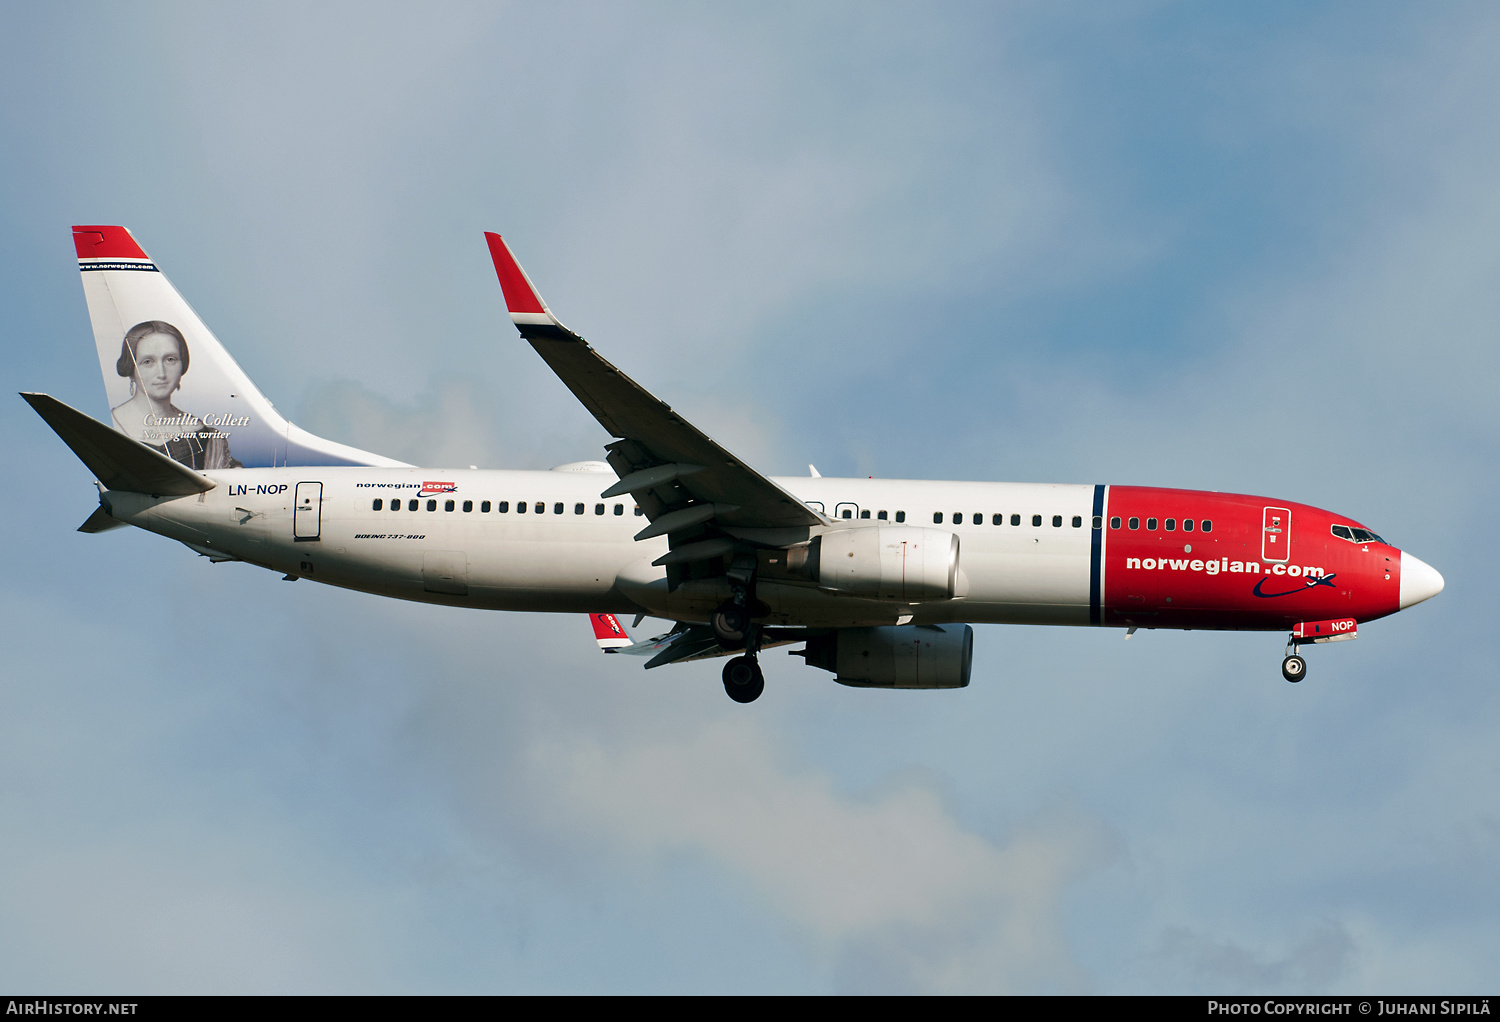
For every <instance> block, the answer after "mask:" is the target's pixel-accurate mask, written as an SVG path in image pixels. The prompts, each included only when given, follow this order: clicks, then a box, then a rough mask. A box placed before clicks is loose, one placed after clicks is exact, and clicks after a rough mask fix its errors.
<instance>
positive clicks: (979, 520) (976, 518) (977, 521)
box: [973, 514, 984, 525]
mask: <svg viewBox="0 0 1500 1022" xmlns="http://www.w3.org/2000/svg"><path fill="white" fill-rule="evenodd" d="M973 521H974V524H975V525H983V524H984V515H981V514H976V515H975V516H974V519H973Z"/></svg>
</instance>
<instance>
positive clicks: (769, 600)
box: [24, 227, 1443, 702]
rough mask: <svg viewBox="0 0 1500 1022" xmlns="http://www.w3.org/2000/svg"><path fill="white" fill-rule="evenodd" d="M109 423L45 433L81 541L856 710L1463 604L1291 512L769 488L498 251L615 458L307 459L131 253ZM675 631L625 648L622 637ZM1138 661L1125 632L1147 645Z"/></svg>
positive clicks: (1154, 492)
mask: <svg viewBox="0 0 1500 1022" xmlns="http://www.w3.org/2000/svg"><path fill="white" fill-rule="evenodd" d="M73 236H74V241H75V244H76V246H77V251H78V266H79V269H80V270H81V271H82V276H83V289H84V295H85V297H86V298H87V301H88V308H89V316H90V318H91V320H92V323H93V329H94V341H95V345H96V347H97V349H98V353H99V364H100V367H101V369H102V371H103V374H104V383H105V391H106V394H107V396H108V399H109V406H110V418H111V422H110V424H109V425H105V424H103V423H101V422H99V421H97V420H95V419H93V418H91V417H89V416H87V415H85V414H84V413H82V412H79V411H77V410H75V409H73V408H71V407H69V406H68V405H65V404H63V403H62V402H60V401H57V400H56V399H54V398H51V397H48V396H47V395H45V394H30V393H28V394H25V395H24V397H25V398H26V400H27V401H29V402H30V403H31V405H32V407H33V408H35V409H36V410H37V412H38V413H39V414H40V415H41V416H42V418H43V419H45V420H46V421H47V423H48V424H49V425H50V426H51V427H52V428H53V429H54V430H55V431H56V432H57V433H58V435H59V436H60V437H62V439H63V441H64V442H65V443H67V444H68V446H69V447H71V448H72V449H73V451H74V453H76V454H77V455H78V457H79V458H80V459H82V461H83V463H84V464H85V465H86V466H87V467H88V468H89V469H90V471H92V472H93V474H94V476H95V477H96V479H97V485H98V488H99V508H98V509H97V510H96V511H95V512H94V513H93V515H92V516H91V517H90V518H89V519H88V520H87V521H86V522H84V524H83V525H82V526H81V529H80V531H83V532H102V531H104V530H106V529H112V528H115V527H118V526H121V525H134V526H137V527H139V528H142V529H146V530H148V531H150V532H155V533H159V534H161V535H163V536H167V537H169V538H171V539H175V540H178V541H180V542H182V543H184V544H185V545H187V546H188V547H190V548H191V549H193V550H195V551H197V552H198V553H200V554H202V555H204V556H206V557H208V558H210V559H211V560H214V561H246V562H249V563H251V564H256V565H259V566H261V567H264V568H270V569H272V570H274V571H278V572H281V573H283V574H284V575H285V577H286V578H287V579H292V580H295V579H302V578H306V579H312V580H314V581H318V582H326V583H329V584H331V585H337V586H344V587H346V588H349V589H359V590H363V591H365V592H370V593H378V594H380V595H384V596H394V597H399V598H401V599H407V600H422V601H424V602H428V603H440V604H446V605H449V606H456V607H478V608H487V609H492V610H530V611H555V612H562V613H574V614H588V615H590V616H591V617H592V618H593V625H594V631H595V636H596V638H597V640H598V642H599V645H600V646H601V648H603V649H604V650H605V651H606V652H616V653H633V654H639V655H643V656H648V657H649V658H650V659H649V660H647V662H646V666H647V667H656V666H659V665H662V664H667V663H673V662H678V661H685V660H692V659H700V658H704V657H718V656H731V657H732V658H731V659H730V660H729V661H728V662H727V663H726V665H725V667H724V671H723V678H724V687H725V689H726V691H727V692H728V693H729V695H730V696H731V697H733V698H734V699H736V700H738V701H740V702H749V701H751V700H753V699H755V698H756V697H757V696H759V695H760V693H761V691H762V689H763V688H764V684H765V683H764V678H763V675H762V673H761V668H760V665H759V661H758V654H759V652H760V651H761V650H762V649H765V648H767V647H770V646H775V645H783V644H787V643H793V642H800V643H803V648H802V649H800V650H797V651H795V652H797V653H798V654H800V655H801V656H803V657H805V658H806V661H807V663H808V664H811V665H813V666H815V667H820V668H823V669H825V670H828V671H831V672H833V673H834V675H835V678H836V680H838V681H839V682H842V683H843V684H846V685H854V686H861V687H878V688H961V687H963V686H965V685H967V684H968V683H969V673H970V663H971V660H972V651H973V629H972V628H971V627H970V624H971V623H977V622H993V623H1007V624H1039V625H1042V624H1045V625H1085V626H1095V627H1100V626H1103V627H1114V628H1125V629H1129V630H1130V631H1131V632H1133V631H1134V630H1135V629H1137V628H1213V629H1240V630H1261V631H1287V632H1289V633H1290V635H1289V639H1288V643H1287V648H1286V651H1285V655H1284V658H1283V661H1282V673H1283V674H1284V676H1285V677H1286V678H1287V680H1288V681H1299V680H1301V678H1302V676H1303V674H1304V672H1305V671H1306V663H1305V661H1304V660H1303V658H1302V657H1301V656H1300V655H1299V654H1298V652H1297V649H1298V647H1299V646H1300V645H1301V644H1303V643H1310V642H1334V641H1339V640H1344V639H1352V638H1354V637H1355V636H1356V635H1357V634H1358V626H1359V624H1360V623H1361V622H1365V621H1372V620H1375V619H1376V618H1380V617H1384V616H1386V615H1387V614H1393V613H1395V612H1396V611H1398V610H1403V609H1405V608H1407V607H1409V606H1411V605H1412V604H1414V603H1418V602H1420V601H1422V600H1425V599H1428V598H1429V597H1431V596H1434V595H1436V594H1437V593H1438V592H1439V591H1441V589H1442V588H1443V579H1442V576H1440V575H1439V574H1438V573H1437V572H1436V571H1435V570H1433V569H1432V568H1431V567H1429V566H1428V565H1426V564H1424V563H1423V562H1422V561H1420V560H1418V559H1417V558H1415V557H1413V556H1411V555H1410V554H1407V553H1404V552H1402V551H1401V550H1398V549H1397V548H1396V547H1394V546H1392V545H1390V544H1389V543H1387V542H1386V541H1385V540H1383V539H1382V538H1381V537H1380V536H1378V535H1376V534H1375V533H1374V532H1372V531H1370V530H1369V529H1367V528H1365V527H1364V526H1363V525H1361V524H1360V523H1359V522H1357V521H1355V520H1354V519H1351V518H1346V517H1344V516H1342V515H1338V514H1334V513H1332V512H1329V511H1323V510H1320V509H1318V508H1315V507H1309V506H1307V505H1305V504H1298V503H1294V502H1292V501H1287V500H1281V499H1270V498H1263V497H1251V496H1244V495H1240V494H1229V493H1208V492H1201V491H1194V490H1172V489H1158V488H1153V487H1141V486H1114V485H1106V484H1093V485H1050V484H1032V483H982V482H973V483H969V482H931V481H912V480H888V479H834V478H823V477H821V476H819V475H817V473H816V471H813V473H812V474H811V475H810V476H808V477H805V478H768V477H766V476H763V475H761V474H760V473H759V472H757V471H755V469H753V468H751V467H750V466H749V465H746V464H745V463H744V462H742V461H741V460H740V459H738V458H736V457H735V456H734V455H733V454H731V453H730V452H729V451H728V450H726V449H725V448H723V447H721V446H720V445H719V444H718V443H716V442H715V441H714V440H712V439H710V438H709V437H707V436H706V435H704V434H703V433H702V432H701V431H699V430H698V429H697V428H695V427H694V426H693V425H692V424H691V423H689V422H687V421H686V420H685V419H683V418H682V417H681V416H679V415H678V414H676V413H675V412H673V411H672V409H671V408H670V407H668V406H667V405H666V404H663V403H662V402H661V401H660V400H658V399H657V398H655V397H654V396H652V395H651V394H649V393H647V392H646V391H645V390H643V389H642V388H641V387H640V386H639V385H637V384H636V383H635V382H634V381H632V380H631V379H630V378H629V377H628V376H626V375H625V374H624V373H622V372H620V371H619V370H618V369H616V368H615V367H614V366H613V365H611V364H610V363H609V362H607V361H605V359H603V358H602V357H601V356H600V355H599V354H598V353H597V352H596V351H595V350H594V349H593V348H592V347H590V346H589V345H588V344H587V343H585V341H584V340H583V338H582V337H580V336H578V335H577V334H575V333H573V332H572V331H571V330H569V329H568V328H567V327H565V326H563V324H562V323H561V322H560V321H559V320H558V319H557V317H556V316H554V315H553V314H552V311H551V310H550V309H549V308H548V307H547V305H546V303H545V302H543V301H542V299H541V296H540V294H539V292H538V291H537V289H536V288H535V287H534V286H533V284H532V282H531V280H530V279H529V278H528V277H527V275H526V273H525V271H523V270H522V269H521V267H520V264H519V263H517V262H516V259H515V257H514V256H513V255H512V253H511V251H510V248H509V247H508V246H507V245H506V243H505V242H504V241H503V240H501V238H500V236H499V235H496V234H488V235H486V238H487V240H488V242H489V248H490V254H491V257H492V258H493V260H494V264H495V270H496V272H497V274H498V275H499V278H500V286H501V288H502V290H503V291H504V294H505V301H506V305H507V307H508V308H509V310H510V316H511V319H512V321H513V322H514V324H515V326H516V327H517V329H519V331H520V333H521V336H522V337H524V338H525V339H526V340H527V341H529V342H530V343H531V345H532V347H534V348H535V349H536V351H537V352H538V353H539V354H540V355H541V356H542V358H543V359H544V360H545V361H546V363H547V364H548V365H549V366H550V367H551V368H552V370H553V371H554V372H555V373H556V374H557V375H558V377H559V378H560V379H561V380H562V382H563V383H564V384H565V385H566V386H567V387H568V389H569V390H571V391H572V392H573V394H574V395H575V396H576V397H577V398H578V400H579V401H580V402H582V404H583V406H584V408H586V409H587V410H588V411H589V412H591V413H592V414H593V415H594V417H595V418H596V419H598V420H599V423H600V424H601V425H602V426H603V427H604V428H605V429H606V430H607V431H608V432H609V433H610V435H611V436H613V437H615V438H616V439H615V440H614V442H613V443H610V444H608V445H607V446H606V448H605V450H606V457H605V460H604V461H602V462H599V461H585V462H576V463H573V464H568V465H562V466H559V467H558V468H556V469H553V470H552V471H550V472H535V471H480V470H477V469H451V468H449V469H442V468H440V469H432V468H417V467H414V466H411V465H407V464H404V463H402V462H398V461H394V460H392V459H390V458H384V457H381V456H379V455H375V454H370V453H368V452H366V451H362V450H358V449H356V448H352V447H347V446H345V445H343V444H338V443H334V442H332V441H328V440H324V439H322V438H321V437H317V436H313V435H312V434H310V433H307V432H305V431H303V430H301V429H298V428H297V427H296V426H294V425H292V424H291V423H290V422H288V421H287V420H286V419H284V418H282V416H281V415H280V414H279V413H278V412H277V411H276V409H275V408H274V407H273V406H272V405H271V403H270V402H269V401H267V400H266V399H265V397H263V396H262V395H261V393H260V391H258V390H257V389H256V388H255V385H254V384H252V383H251V382H250V380H249V378H248V377H247V376H246V375H245V373H244V371H243V370H241V369H240V367H239V365H237V364H236V363H235V361H234V359H232V358H231V357H230V356H229V353H228V352H227V351H225V349H224V347H223V346H222V345H221V344H220V343H219V341H218V339H217V338H215V337H214V335H213V334H212V333H211V332H210V331H209V329H208V328H207V327H206V326H205V325H204V324H203V322H202V321H201V320H200V319H199V318H198V316H197V314H196V313H194V312H193V310H192V309H191V308H190V307H189V306H188V304H187V303H186V302H185V301H184V300H183V299H182V297H181V296H180V295H179V294H178V293H177V291H176V289H175V288H173V287H172V285H171V284H170V283H168V281H167V279H166V277H165V275H163V274H162V273H161V271H160V270H159V269H158V268H157V266H156V264H155V263H153V262H152V261H151V259H150V258H149V257H148V256H147V255H146V253H145V252H144V251H143V250H142V249H141V247H140V246H139V245H138V244H137V243H136V241H135V239H134V238H133V237H132V236H131V234H130V232H129V231H127V230H125V229H124V228H123V227H75V228H74V229H73ZM622 614H624V615H629V614H634V615H637V618H636V623H637V624H639V622H640V620H641V618H642V617H644V616H647V615H649V616H652V617H657V618H663V619H666V620H668V621H672V622H674V624H673V626H672V628H670V629H669V630H668V631H667V632H666V633H665V634H663V635H660V636H657V637H655V638H652V639H649V640H645V641H641V642H634V641H632V640H631V639H630V637H629V636H628V635H627V634H626V632H625V629H624V628H623V627H622V626H621V625H620V623H619V619H618V617H617V615H622ZM1127 634H1128V633H1127Z"/></svg>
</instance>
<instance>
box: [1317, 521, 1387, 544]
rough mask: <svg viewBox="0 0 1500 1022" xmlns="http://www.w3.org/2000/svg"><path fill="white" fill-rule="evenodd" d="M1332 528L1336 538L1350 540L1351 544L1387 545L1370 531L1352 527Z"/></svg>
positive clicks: (1340, 526)
mask: <svg viewBox="0 0 1500 1022" xmlns="http://www.w3.org/2000/svg"><path fill="white" fill-rule="evenodd" d="M1330 528H1331V529H1332V532H1333V534H1334V535H1335V536H1337V537H1338V538H1339V539H1345V540H1348V541H1349V542H1350V543H1385V540H1383V539H1381V538H1380V537H1379V536H1377V535H1375V533H1373V532H1371V531H1370V530H1369V529H1357V528H1355V527H1354V526H1352V525H1334V526H1331V527H1330ZM1387 545H1389V544H1387Z"/></svg>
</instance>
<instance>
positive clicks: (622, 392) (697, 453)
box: [485, 233, 828, 576]
mask: <svg viewBox="0 0 1500 1022" xmlns="http://www.w3.org/2000/svg"><path fill="white" fill-rule="evenodd" d="M485 238H486V240H487V241H488V242H489V246H490V255H491V256H492V257H493V258H494V261H495V272H496V274H497V275H498V276H499V278H500V287H501V289H502V290H503V291H504V292H505V304H506V306H507V308H508V309H509V310H510V318H511V320H512V322H514V323H515V325H516V328H517V329H518V330H520V331H521V336H522V337H524V338H526V340H527V341H529V342H530V343H531V346H532V347H533V348H535V349H536V350H537V353H538V354H539V355H541V356H542V358H543V360H545V361H546V363H547V364H548V365H549V366H551V367H552V371H553V372H555V373H556V374H557V375H558V378H559V379H561V380H562V381H563V383H564V384H566V385H567V387H568V389H569V390H571V391H572V392H573V394H574V396H575V397H577V398H578V400H579V401H581V402H582V403H583V406H584V407H585V408H587V409H588V410H589V411H590V412H591V413H593V416H594V418H596V419H598V420H599V423H600V425H602V426H603V427H604V428H605V429H606V430H608V431H609V433H610V435H612V436H614V437H617V438H618V439H617V440H616V441H615V442H614V443H612V444H608V445H606V448H605V449H606V450H607V451H608V452H609V455H608V460H609V464H610V466H611V467H612V468H614V470H615V473H616V474H617V475H618V476H619V477H620V481H619V482H617V483H616V484H615V485H613V486H611V487H609V489H607V490H605V491H604V492H603V493H602V494H601V496H603V497H605V498H609V497H615V496H619V495H621V494H625V493H629V494H631V496H632V497H634V498H635V501H636V503H637V504H639V505H640V507H641V510H642V511H643V512H645V515H646V517H647V519H649V521H650V523H651V524H650V525H649V526H647V527H646V528H645V529H642V530H641V532H640V534H639V535H637V536H636V538H637V539H649V538H652V537H654V536H663V535H665V536H667V537H668V542H669V545H670V547H671V551H670V552H669V553H668V554H666V555H665V556H664V557H662V558H659V559H658V560H657V561H656V563H657V564H666V565H668V566H669V567H670V566H672V565H685V564H687V563H689V562H692V561H698V560H709V559H712V558H720V557H723V556H724V555H726V554H733V553H734V552H735V551H736V550H742V549H749V548H750V547H752V546H775V547H780V546H789V545H791V544H793V543H797V542H801V541H803V540H805V539H806V538H807V536H808V529H809V528H810V527H811V526H814V525H822V524H827V522H828V520H827V519H826V518H824V517H823V516H822V515H820V514H819V513H817V512H816V511H814V510H813V509H811V508H809V507H808V506H807V505H806V504H803V503H802V502H801V501H800V500H798V499H797V498H796V497H795V496H793V495H792V494H790V493H788V492H787V491H786V490H784V489H782V488H781V487H780V486H777V485H776V484H775V483H773V482H771V480H769V479H767V478H766V477H765V476H763V475H761V474H760V473H759V472H757V471H755V470H754V469H753V468H751V467H750V466H748V465H746V464H745V463H744V462H743V461H741V460H740V459H739V458H737V457H735V456H734V455H733V454H731V453H730V452H729V451H727V450H725V449H724V448H723V447H721V446H719V444H717V443H716V442H714V441H713V440H712V439H710V438H709V437H708V436H706V435H705V434H704V433H703V432H702V431H701V430H699V429H698V428H697V427H696V426H694V425H693V424H692V423H690V422H688V421H687V420H686V419H684V418H683V417H682V416H680V415H678V414H677V413H676V412H674V411H672V409H671V407H670V406H668V405H667V404H666V403H665V402H663V401H661V400H659V399H658V398H656V397H654V396H653V395H652V394H651V393H650V392H648V391H647V390H646V389H645V388H643V387H642V386H641V385H640V384H638V383H636V382H635V381H634V380H632V379H631V378H630V377H628V376H626V375H625V374H624V373H622V372H620V370H618V369H616V368H615V367H614V366H613V365H611V364H610V363H609V362H608V361H606V360H605V359H604V358H603V357H602V356H600V354H599V353H598V352H597V351H595V350H594V349H593V348H591V347H590V346H589V345H588V343H587V342H586V341H585V340H584V339H583V338H582V337H580V336H578V335H577V334H575V333H574V332H573V331H571V330H569V329H568V328H567V327H565V326H563V324H562V323H561V321H559V320H558V318H557V317H556V316H554V315H553V314H552V310H551V309H549V308H547V305H546V303H545V302H543V301H542V297H541V295H540V293H538V291H537V289H536V287H535V286H534V285H533V284H532V283H531V279H530V278H529V277H527V275H526V271H525V270H523V269H521V265H520V264H519V263H518V262H516V258H515V256H514V255H513V254H512V253H511V251H510V248H509V246H507V245H506V244H505V242H504V240H502V239H501V237H500V235H498V234H489V233H486V234H485ZM671 574H675V572H670V571H669V576H670V575H671Z"/></svg>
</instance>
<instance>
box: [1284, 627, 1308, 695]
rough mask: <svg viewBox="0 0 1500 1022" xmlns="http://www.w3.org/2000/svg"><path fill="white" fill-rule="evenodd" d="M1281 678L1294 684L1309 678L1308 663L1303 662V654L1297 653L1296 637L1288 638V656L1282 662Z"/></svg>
mask: <svg viewBox="0 0 1500 1022" xmlns="http://www.w3.org/2000/svg"><path fill="white" fill-rule="evenodd" d="M1281 676H1282V677H1283V678H1285V679H1286V680H1287V681H1290V682H1292V683H1293V684H1296V683H1297V682H1299V681H1301V680H1302V679H1303V678H1305V677H1307V661H1306V660H1303V659H1302V654H1300V653H1298V652H1297V639H1296V637H1295V636H1288V637H1287V640H1286V656H1285V657H1283V658H1282V661H1281Z"/></svg>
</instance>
